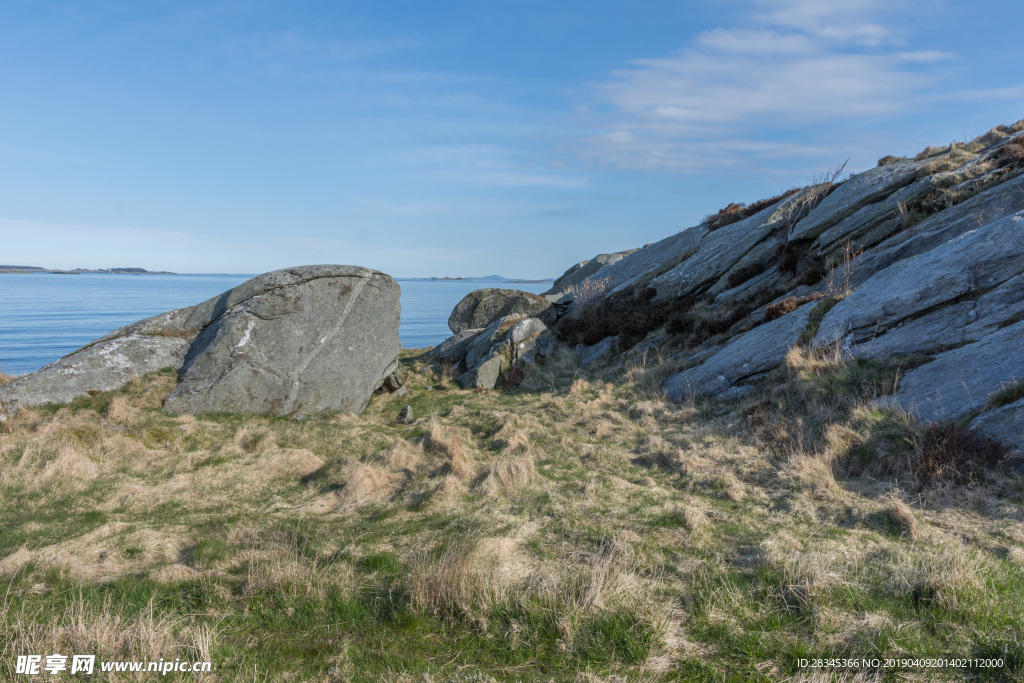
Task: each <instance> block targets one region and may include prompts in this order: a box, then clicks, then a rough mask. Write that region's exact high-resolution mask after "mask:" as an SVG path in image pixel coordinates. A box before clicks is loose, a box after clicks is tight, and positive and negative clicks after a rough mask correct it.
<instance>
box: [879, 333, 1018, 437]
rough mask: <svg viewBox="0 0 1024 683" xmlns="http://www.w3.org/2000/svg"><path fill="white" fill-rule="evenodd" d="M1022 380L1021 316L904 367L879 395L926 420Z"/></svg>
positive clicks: (960, 410)
mask: <svg viewBox="0 0 1024 683" xmlns="http://www.w3.org/2000/svg"><path fill="white" fill-rule="evenodd" d="M1014 381H1024V321H1022V322H1018V323H1016V324H1013V325H1010V326H1009V327H1005V328H1003V329H1002V330H999V331H998V332H995V333H993V334H990V335H988V336H987V337H984V338H983V339H981V340H980V341H978V342H975V343H973V344H968V345H967V346H963V347H961V348H958V349H954V350H952V351H947V352H946V353H942V354H939V355H938V356H936V357H935V360H934V361H932V362H931V363H928V364H927V365H922V366H921V367H919V368H915V369H913V370H911V371H909V372H908V373H907V374H906V375H905V376H904V377H903V379H902V380H901V381H900V384H899V391H898V392H897V393H896V394H894V395H893V396H887V397H885V398H884V399H882V400H880V401H879V404H880V405H888V406H899V407H900V408H902V409H904V410H906V411H908V412H910V413H912V414H915V415H917V416H919V417H920V419H922V420H924V421H926V422H936V421H940V420H953V419H957V418H959V417H961V416H963V415H965V414H966V413H968V412H971V411H973V410H978V409H979V408H982V407H984V406H985V404H986V403H987V402H988V399H989V396H991V395H992V394H995V393H997V392H999V391H1000V390H1001V389H1002V388H1003V387H1004V386H1006V384H1008V383H1010V382H1014Z"/></svg>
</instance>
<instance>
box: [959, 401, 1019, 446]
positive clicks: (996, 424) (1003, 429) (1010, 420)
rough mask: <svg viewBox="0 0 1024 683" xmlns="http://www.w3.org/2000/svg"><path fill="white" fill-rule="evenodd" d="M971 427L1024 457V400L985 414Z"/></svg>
mask: <svg viewBox="0 0 1024 683" xmlns="http://www.w3.org/2000/svg"><path fill="white" fill-rule="evenodd" d="M970 426H971V429H976V430H978V431H979V432H981V433H983V434H985V435H986V436H988V437H991V438H993V439H995V440H996V441H999V442H1000V443H1002V444H1003V445H1004V446H1006V447H1007V448H1009V449H1012V450H1015V451H1017V452H1018V453H1019V454H1020V455H1024V399H1020V400H1019V401H1016V402H1015V403H1011V404H1009V405H1005V406H1002V407H1000V408H995V409H993V410H990V411H988V412H987V413H983V414H982V415H981V416H980V417H977V418H975V419H974V420H973V421H972V422H971V425H970Z"/></svg>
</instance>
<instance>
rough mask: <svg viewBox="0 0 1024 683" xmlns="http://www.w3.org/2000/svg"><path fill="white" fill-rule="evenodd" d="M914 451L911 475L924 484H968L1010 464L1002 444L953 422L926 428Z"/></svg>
mask: <svg viewBox="0 0 1024 683" xmlns="http://www.w3.org/2000/svg"><path fill="white" fill-rule="evenodd" d="M916 451H917V453H916V455H917V458H916V460H917V462H916V464H915V467H914V474H915V475H916V477H917V478H918V479H919V480H920V481H921V482H922V483H925V484H936V483H939V482H951V483H968V482H971V481H974V480H976V479H977V478H978V477H979V475H981V473H982V472H983V471H984V470H999V469H1004V468H1005V467H1006V466H1007V464H1008V463H1009V455H1008V453H1007V452H1006V449H1005V448H1003V446H1002V444H1000V443H999V442H997V441H994V440H993V439H990V438H988V437H986V436H983V435H981V434H979V433H977V432H975V431H973V430H971V429H968V428H967V427H964V426H963V425H961V424H960V423H957V422H952V421H946V422H936V423H932V424H929V425H926V426H925V427H924V428H923V430H922V432H921V435H920V437H919V439H918V442H917V448H916Z"/></svg>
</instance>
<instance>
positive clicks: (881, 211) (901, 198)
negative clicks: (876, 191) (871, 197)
mask: <svg viewBox="0 0 1024 683" xmlns="http://www.w3.org/2000/svg"><path fill="white" fill-rule="evenodd" d="M934 185H935V181H934V180H933V179H932V178H931V177H930V176H929V177H926V178H922V179H921V180H918V181H916V182H913V183H911V184H910V185H907V186H906V187H903V188H900V189H899V190H897V191H896V192H893V193H892V194H891V195H889V196H888V197H886V198H884V199H882V200H880V201H877V202H873V203H871V204H868V205H867V206H863V207H861V208H860V209H858V210H857V211H854V212H853V213H852V214H850V215H849V216H847V217H846V218H844V219H843V220H841V221H839V222H838V223H836V224H835V225H834V226H832V227H831V228H829V229H828V230H826V231H825V232H823V233H821V237H819V238H818V250H819V252H820V253H823V254H824V253H827V252H829V251H831V250H832V249H834V248H835V247H836V246H837V245H838V244H839V243H840V242H844V241H846V240H854V241H857V246H858V247H863V246H870V245H873V244H877V243H878V242H881V241H882V240H883V239H885V238H886V237H888V236H889V235H891V234H893V233H894V232H896V231H898V230H900V229H901V227H902V226H901V224H900V217H899V207H900V204H907V203H908V202H911V201H913V200H915V199H918V198H920V197H923V196H924V195H925V194H926V193H927V192H929V191H930V190H931V189H932V187H933V186H934ZM866 235H870V239H867V240H865V239H862V238H863V237H864V236H866Z"/></svg>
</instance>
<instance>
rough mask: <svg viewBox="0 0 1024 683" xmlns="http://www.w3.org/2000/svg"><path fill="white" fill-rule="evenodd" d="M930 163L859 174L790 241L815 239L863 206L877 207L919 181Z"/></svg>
mask: <svg viewBox="0 0 1024 683" xmlns="http://www.w3.org/2000/svg"><path fill="white" fill-rule="evenodd" d="M926 163H928V162H927V161H898V162H896V163H895V164H889V165H888V166H879V167H878V168H872V169H869V170H867V171H864V172H863V173H858V174H857V175H855V176H853V177H852V178H850V179H849V180H847V181H845V182H843V183H842V184H841V185H840V186H839V187H837V188H836V189H835V190H833V191H832V193H831V194H830V195H829V196H827V197H825V199H823V200H822V201H821V203H820V204H818V205H817V206H816V207H815V208H814V209H812V210H811V212H810V213H809V214H808V215H807V216H806V217H805V218H803V219H802V220H800V221H799V222H798V223H797V224H796V226H795V228H794V229H793V231H792V232H791V233H790V235H789V239H790V241H793V240H807V239H813V238H815V237H817V236H818V235H820V234H822V233H823V232H825V231H826V230H828V229H829V228H831V227H832V226H833V225H835V224H836V223H838V222H839V221H841V220H843V219H844V218H846V217H847V216H849V215H850V214H852V213H853V212H854V211H857V210H858V209H860V208H861V207H862V206H866V205H867V204H873V203H875V202H877V201H878V200H880V199H882V198H884V197H886V196H888V195H890V194H892V193H893V192H895V191H896V190H898V189H900V188H901V187H903V186H904V185H909V184H910V183H912V182H914V180H916V178H917V175H918V173H919V172H920V170H921V167H922V166H924V165H925V164H926Z"/></svg>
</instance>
